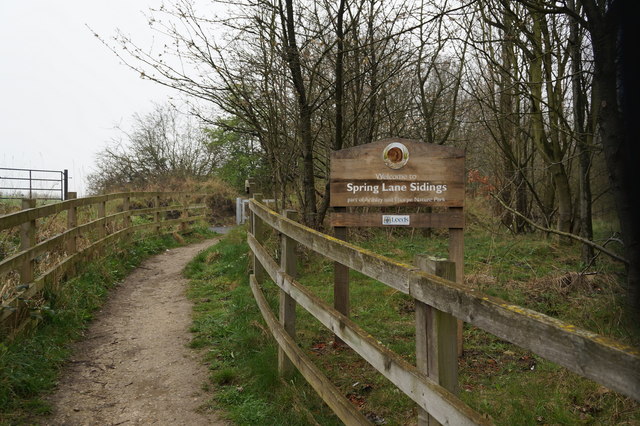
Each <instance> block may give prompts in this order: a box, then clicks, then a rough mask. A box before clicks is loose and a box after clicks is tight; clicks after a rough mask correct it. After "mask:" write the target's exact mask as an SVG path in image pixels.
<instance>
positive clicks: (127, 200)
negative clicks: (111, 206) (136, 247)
mask: <svg viewBox="0 0 640 426" xmlns="http://www.w3.org/2000/svg"><path fill="white" fill-rule="evenodd" d="M122 211H123V212H125V215H124V219H123V220H122V225H123V227H124V229H126V231H124V240H125V242H129V237H130V232H131V231H130V230H129V228H130V227H131V197H130V196H129V195H126V196H125V197H124V198H123V199H122Z"/></svg>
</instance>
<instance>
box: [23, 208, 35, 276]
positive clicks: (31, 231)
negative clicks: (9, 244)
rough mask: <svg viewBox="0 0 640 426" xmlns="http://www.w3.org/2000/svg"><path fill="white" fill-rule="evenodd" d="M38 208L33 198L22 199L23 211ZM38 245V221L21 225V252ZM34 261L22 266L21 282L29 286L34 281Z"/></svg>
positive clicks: (28, 260)
mask: <svg viewBox="0 0 640 426" xmlns="http://www.w3.org/2000/svg"><path fill="white" fill-rule="evenodd" d="M35 207H36V200H35V199H32V198H23V199H22V210H27V209H33V208H35ZM35 245H36V221H35V220H30V221H29V222H25V223H23V224H22V225H20V250H21V251H23V250H28V249H30V248H31V247H33V246H35ZM33 266H34V261H33V259H31V257H30V256H29V259H27V261H25V262H24V263H23V264H22V267H21V268H20V282H21V283H22V284H28V283H30V282H32V281H33Z"/></svg>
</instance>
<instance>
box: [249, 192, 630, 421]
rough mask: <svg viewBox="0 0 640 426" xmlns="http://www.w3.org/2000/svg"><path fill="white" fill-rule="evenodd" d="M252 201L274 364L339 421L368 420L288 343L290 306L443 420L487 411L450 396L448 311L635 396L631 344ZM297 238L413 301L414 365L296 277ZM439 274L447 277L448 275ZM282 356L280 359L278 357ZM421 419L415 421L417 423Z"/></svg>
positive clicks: (254, 278)
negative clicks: (274, 254) (269, 235)
mask: <svg viewBox="0 0 640 426" xmlns="http://www.w3.org/2000/svg"><path fill="white" fill-rule="evenodd" d="M249 207H250V210H251V212H252V225H251V232H250V233H249V234H248V237H247V238H248V243H249V246H250V248H251V251H252V256H253V258H254V266H253V274H252V275H251V277H250V278H251V280H250V281H251V288H252V291H253V293H254V296H255V298H256V300H257V302H258V306H259V307H260V310H261V312H262V314H263V316H264V318H265V319H266V322H267V324H268V326H269V328H270V330H271V332H272V333H273V335H274V337H275V339H276V341H277V342H278V344H279V346H280V351H281V353H280V354H279V355H280V356H279V367H280V369H281V371H283V372H284V371H287V370H288V369H290V365H289V363H292V364H293V365H295V366H296V367H297V368H298V370H299V371H300V372H301V373H302V375H303V376H304V377H305V378H306V379H307V380H308V381H309V383H310V384H311V385H312V386H313V387H314V389H316V391H317V392H318V394H319V395H320V396H321V397H322V398H323V399H324V400H325V402H326V403H327V404H328V405H329V406H330V407H331V408H332V409H333V410H334V412H335V413H336V414H337V415H338V417H339V418H340V419H341V420H342V421H343V422H344V423H346V424H365V423H368V421H367V419H366V418H364V417H363V416H362V414H360V413H359V412H358V410H357V409H356V408H355V407H354V406H353V405H351V404H350V403H349V402H348V401H347V400H346V399H345V397H344V396H342V395H341V394H340V392H339V391H338V390H337V389H336V387H335V386H333V385H332V384H331V383H330V382H329V381H328V379H326V378H325V377H324V376H322V374H320V373H319V371H318V370H317V369H316V368H315V367H314V366H313V364H312V363H311V361H309V360H308V359H307V358H306V356H305V355H304V353H303V351H301V350H300V349H299V348H298V346H297V344H296V343H295V306H296V303H297V304H299V305H300V306H302V307H303V308H304V309H306V310H307V311H308V312H310V313H311V314H312V315H313V316H314V317H315V318H316V319H317V320H318V321H320V322H321V323H322V324H323V325H324V326H325V327H327V328H328V329H330V330H331V331H332V332H333V333H335V335H336V336H337V337H338V338H340V339H341V340H342V341H343V342H345V343H346V344H348V345H349V346H350V347H351V348H352V349H353V350H354V351H355V352H357V353H358V354H359V355H360V356H361V357H362V358H363V359H365V360H366V361H368V362H369V363H370V364H371V365H372V366H373V367H374V368H376V369H377V370H378V371H379V372H380V373H381V374H383V375H384V376H385V377H387V378H388V379H389V380H390V381H391V382H392V383H394V384H395V385H396V386H397V387H398V388H399V389H400V390H402V391H403V392H404V393H405V394H406V395H408V396H409V397H410V398H411V399H412V400H413V401H415V402H416V403H417V404H418V406H419V408H420V409H421V410H424V412H426V413H428V415H429V416H430V418H432V419H435V420H436V421H438V422H440V423H442V424H455V425H462V424H486V423H489V421H488V420H487V418H486V417H485V416H483V415H481V414H479V413H477V412H475V411H473V410H472V409H471V408H470V407H468V406H467V405H465V404H464V403H463V402H462V401H460V399H458V398H457V396H456V384H455V383H452V380H454V381H455V380H457V377H456V371H455V368H456V367H455V366H456V350H455V340H456V338H455V334H456V327H455V321H451V320H449V319H448V317H455V318H458V319H461V320H463V321H464V322H467V323H469V324H472V325H475V326H476V327H479V328H481V329H483V330H485V331H488V332H489V333H492V334H493V335H495V336H497V337H499V338H501V339H503V340H506V341H509V342H511V343H514V344H516V345H518V346H520V347H522V348H525V349H528V350H531V351H532V352H534V353H536V354H538V355H540V356H541V357H543V358H546V359H547V360H550V361H552V362H555V363H557V364H559V365H562V366H564V367H566V368H567V369H569V370H571V371H573V372H575V373H577V374H579V375H581V376H583V377H586V378H588V379H591V380H594V381H596V382H598V383H600V384H602V385H604V386H606V387H607V388H610V389H612V390H615V391H617V392H620V393H622V394H624V395H626V396H629V397H631V398H634V399H636V400H640V353H639V352H638V351H637V350H636V349H634V348H631V347H628V346H625V345H622V344H620V343H618V342H615V341H613V340H611V339H608V338H606V337H603V336H600V335H598V334H595V333H592V332H589V331H586V330H581V329H579V328H577V327H575V326H573V325H570V324H567V323H565V322H562V321H560V320H557V319H554V318H551V317H549V316H546V315H544V314H541V313H538V312H535V311H532V310H529V309H526V308H522V307H519V306H516V305H513V304H510V303H508V302H505V301H503V300H500V299H498V298H495V297H492V296H488V295H485V294H483V293H481V292H479V291H478V290H475V289H472V288H469V287H466V286H464V285H461V284H457V283H456V282H455V281H452V280H450V279H446V278H442V277H439V276H436V275H433V274H430V273H427V272H424V271H423V270H421V268H418V267H416V266H412V265H408V264H403V263H399V262H396V261H394V260H392V259H389V258H386V257H384V256H381V255H378V254H375V253H373V252H370V251H368V250H364V249H362V248H359V247H357V246H354V245H352V244H349V243H347V242H344V241H341V240H339V239H336V238H333V237H331V236H328V235H325V234H322V233H320V232H317V231H314V230H313V229H310V228H307V227H305V226H303V225H301V224H299V223H297V222H295V221H294V220H292V219H290V218H288V217H285V216H283V215H280V214H278V213H276V212H275V211H273V210H270V209H269V208H267V207H266V206H265V205H263V204H261V203H260V202H258V201H256V200H255V199H254V200H251V202H250V203H249ZM267 226H268V227H271V228H273V229H274V230H275V231H276V232H278V233H279V234H280V235H281V239H282V242H281V250H280V251H281V253H280V257H281V265H278V264H277V263H276V262H275V260H273V259H272V258H271V256H270V255H269V253H268V251H267V250H266V249H265V248H264V247H263V244H262V243H263V240H264V233H265V232H264V231H265V228H266V227H267ZM297 243H300V244H303V245H305V246H306V247H308V248H310V249H311V250H313V251H315V252H316V253H319V254H321V255H323V256H325V257H327V258H329V259H331V260H333V261H335V262H339V263H341V264H343V265H345V266H347V267H349V268H351V269H353V270H355V271H358V272H361V273H363V274H365V275H367V276H369V277H371V278H373V279H375V280H378V281H380V282H381V283H383V284H385V285H387V286H390V287H392V288H394V289H396V290H398V291H400V292H403V293H405V294H408V295H410V296H411V297H413V298H414V299H415V301H416V307H417V309H416V346H417V349H416V350H417V356H416V359H417V364H418V365H417V366H413V365H410V364H409V363H408V362H407V361H405V360H404V359H403V358H402V357H400V356H399V355H397V354H395V353H393V352H391V351H390V350H389V349H387V348H386V347H384V346H383V345H381V344H380V343H378V342H377V340H376V339H375V338H374V337H372V336H371V335H369V333H367V332H365V331H364V330H362V329H361V328H360V327H359V326H358V325H357V324H355V323H354V322H353V321H351V320H350V319H349V318H347V317H346V316H344V315H342V314H341V313H339V312H338V311H337V310H336V309H334V308H332V307H330V306H328V305H327V304H326V303H325V302H324V301H322V300H320V299H319V298H318V297H316V296H315V295H313V294H312V293H311V292H310V291H309V290H307V289H306V288H305V287H304V286H302V285H301V284H300V283H298V282H297V281H296V279H295V267H294V265H295V257H294V256H295V255H294V253H295V252H294V250H293V248H292V247H293V246H294V245H295V244H297ZM423 269H424V267H423ZM445 269H446V268H445ZM448 269H449V270H450V271H451V270H452V269H453V270H455V268H448ZM265 274H268V275H269V277H271V279H272V280H273V281H274V282H275V283H276V284H277V286H278V287H279V289H280V307H279V320H278V319H276V317H275V315H274V314H273V313H272V312H271V310H270V309H269V306H268V305H267V304H266V302H265V301H264V297H263V296H262V291H261V289H260V284H261V282H262V281H263V280H264V278H265ZM443 275H449V276H448V278H451V275H450V274H446V273H445V274H443ZM425 321H426V327H425ZM425 328H426V330H425ZM285 355H286V358H287V359H284V356H285ZM427 421H429V420H428V419H426V418H422V419H420V423H426V422H427Z"/></svg>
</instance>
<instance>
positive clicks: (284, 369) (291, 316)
mask: <svg viewBox="0 0 640 426" xmlns="http://www.w3.org/2000/svg"><path fill="white" fill-rule="evenodd" d="M284 216H285V217H286V218H287V219H291V220H297V219H298V213H297V212H296V211H295V210H285V211H284ZM296 246H297V243H296V241H295V240H294V239H292V238H290V237H287V236H286V235H285V234H282V235H281V236H280V250H281V255H280V269H281V270H282V271H283V272H284V273H285V274H287V275H289V276H291V277H292V278H295V277H296V275H297V273H298V268H297V259H296ZM280 324H282V325H283V327H284V329H285V330H286V332H287V333H288V334H289V336H291V337H292V338H293V339H294V340H295V337H296V301H295V300H294V299H293V297H291V296H289V295H288V294H287V292H285V291H284V290H282V289H281V290H280ZM293 371H294V368H293V364H292V363H291V361H290V360H289V358H287V356H286V355H285V353H284V350H282V348H281V347H280V346H278V372H279V373H280V375H281V376H283V377H287V376H289V375H291V373H292V372H293Z"/></svg>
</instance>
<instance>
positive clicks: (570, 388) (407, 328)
mask: <svg viewBox="0 0 640 426" xmlns="http://www.w3.org/2000/svg"><path fill="white" fill-rule="evenodd" d="M483 226H484V227H480V226H477V225H475V224H474V223H471V224H470V226H469V228H468V230H467V234H466V265H465V273H466V284H467V285H469V286H472V287H475V288H479V289H481V290H482V291H484V292H486V293H489V294H492V295H495V296H498V297H502V298H504V299H506V300H509V301H511V302H514V303H517V304H520V305H523V306H526V307H528V308H531V309H535V310H538V311H540V312H543V313H545V314H548V315H551V316H553V317H556V318H560V319H563V320H565V321H568V322H570V323H573V324H575V325H577V326H579V327H582V328H585V329H588V330H593V331H595V332H598V333H600V334H603V335H606V336H609V337H612V338H615V339H617V340H620V341H622V342H625V343H627V344H630V345H633V346H636V347H637V346H638V344H639V342H640V339H638V333H637V329H636V328H634V327H633V325H632V324H629V323H628V322H627V321H626V320H625V319H624V315H623V306H624V303H623V302H622V300H623V299H624V296H625V291H624V273H623V271H622V269H621V268H620V266H619V265H616V264H615V263H613V262H610V261H608V260H606V259H602V258H601V259H600V260H599V261H598V262H597V264H596V265H591V266H590V267H589V268H585V265H582V264H581V263H580V247H579V246H578V245H562V244H559V243H557V242H555V241H554V240H553V239H545V238H540V235H537V234H536V235H510V234H506V233H504V232H500V231H498V230H497V228H495V227H487V226H486V224H483ZM352 241H354V242H355V243H356V244H359V245H362V246H364V247H366V248H369V249H371V250H373V251H375V252H378V253H380V254H383V255H386V256H389V257H392V258H394V259H397V260H402V261H405V262H411V260H412V258H413V256H414V255H415V254H417V253H423V252H426V253H429V254H432V255H436V256H440V257H445V256H446V253H447V239H446V235H444V234H443V235H440V233H437V232H436V233H435V235H434V237H432V238H429V239H425V238H423V237H422V236H421V235H420V234H419V233H418V232H409V231H397V232H395V231H394V232H387V231H381V230H379V231H366V232H365V233H364V234H361V235H358V234H354V235H352ZM266 246H267V248H268V250H269V251H270V252H272V253H277V247H276V246H277V244H276V243H275V242H274V241H273V240H272V241H270V242H267V244H266ZM247 250H248V249H247V246H246V244H245V235H244V233H243V232H242V231H241V230H237V231H236V232H234V233H233V234H232V235H230V236H229V237H228V238H227V239H225V240H224V241H223V242H222V243H221V244H219V245H218V246H216V247H214V248H212V249H211V250H210V251H208V252H206V253H203V254H201V255H200V256H199V257H198V258H197V259H195V260H194V262H193V263H192V264H191V265H190V266H189V267H188V273H189V276H190V278H191V279H192V284H191V285H192V287H191V290H190V293H191V297H192V298H193V300H194V302H195V303H196V308H195V309H196V312H195V318H194V326H193V332H194V333H195V335H194V339H193V342H192V346H193V347H194V348H201V349H202V350H203V351H205V357H206V360H207V362H208V364H209V367H210V371H211V377H210V379H211V380H210V383H211V385H210V387H211V389H213V390H214V391H215V392H214V395H215V396H213V397H212V400H211V405H212V408H222V409H224V410H226V411H227V412H228V413H229V419H230V420H232V421H234V422H236V423H238V424H283V425H284V424H314V423H318V424H335V423H336V422H338V420H337V419H336V418H335V417H334V416H332V415H331V414H328V413H327V411H328V409H327V408H326V407H324V405H323V404H322V403H321V402H319V400H318V397H317V396H316V395H315V392H314V391H313V390H311V389H310V388H309V386H308V385H306V384H305V383H304V380H303V379H301V378H300V377H299V376H294V377H293V378H291V379H289V380H286V381H283V380H281V379H279V378H278V376H277V372H276V348H275V344H274V343H273V339H272V338H271V337H270V336H269V332H268V331H267V330H266V328H265V326H264V325H263V324H264V323H263V321H262V319H261V316H260V313H259V311H258V309H257V307H256V304H255V301H254V300H253V297H252V295H251V291H250V289H249V286H248V282H247V275H248V271H247V264H248V258H247ZM332 270H333V263H332V262H330V261H328V260H326V259H322V258H320V257H319V256H316V255H315V254H313V253H312V252H310V251H308V250H306V249H303V248H301V249H300V250H299V271H300V274H299V281H301V282H302V283H303V284H304V285H305V286H307V287H308V288H309V289H310V290H311V291H313V292H314V293H315V294H317V295H318V296H320V297H321V298H323V299H324V300H326V301H328V302H330V301H331V298H332ZM264 287H265V288H264V291H265V293H266V296H267V298H268V299H269V300H270V302H271V305H272V309H273V310H274V312H277V309H276V306H277V303H276V295H277V292H276V288H275V286H274V285H273V283H269V282H267V283H265V286H264ZM350 293H351V317H352V318H353V320H354V321H355V322H356V323H358V324H359V325H361V326H362V327H363V328H364V329H365V330H367V331H369V332H370V333H371V334H372V335H373V336H374V337H375V338H376V339H378V340H379V341H380V342H382V343H383V344H385V345H386V346H388V347H389V348H390V349H392V350H393V351H395V352H396V353H398V354H400V355H401V356H403V357H404V358H405V359H407V361H409V362H411V363H413V362H415V355H414V354H415V348H414V345H415V341H414V306H413V302H412V300H411V299H410V298H409V297H408V296H406V295H403V294H400V293H399V292H397V291H395V290H393V289H391V288H388V287H386V286H384V285H382V284H380V283H378V282H376V281H374V280H371V279H369V278H367V277H365V276H363V275H362V274H359V273H355V272H353V271H352V272H351V286H350ZM297 312H298V313H297V341H298V343H299V345H300V347H301V348H303V350H305V351H306V352H307V353H308V354H309V356H310V357H311V358H312V359H313V360H314V362H315V363H316V365H317V366H318V367H319V368H320V369H321V370H323V371H324V372H325V374H326V375H327V376H328V377H329V378H330V379H331V381H332V382H333V383H334V384H336V385H337V386H338V387H339V388H340V389H341V390H342V392H343V394H344V395H346V396H347V398H348V399H349V400H350V401H351V402H352V403H353V404H355V405H357V406H358V407H359V409H360V410H361V411H362V412H363V413H364V414H365V415H366V416H367V417H368V418H369V419H371V420H372V421H373V422H374V423H379V424H390V425H392V424H397V425H405V424H413V423H414V422H415V418H416V409H415V404H413V403H412V402H411V401H410V400H409V399H408V398H407V397H405V396H404V395H403V394H402V393H401V392H399V391H398V390H397V389H396V388H395V387H394V386H393V385H391V384H390V383H389V382H388V381H387V380H386V379H384V378H383V377H382V376H381V375H380V374H378V373H377V372H375V371H374V370H373V369H372V368H371V367H370V366H369V365H368V364H367V363H366V362H364V361H362V360H361V359H360V358H359V357H358V356H357V355H356V354H354V353H353V351H351V350H350V349H349V348H344V347H334V345H333V336H332V334H331V333H330V332H329V331H327V330H326V329H324V328H323V327H322V326H321V325H319V323H318V322H317V321H316V320H315V319H314V318H312V317H311V316H310V315H309V314H307V313H306V312H304V311H303V310H301V309H300V308H298V310H297ZM464 341H465V352H464V355H463V357H462V358H460V359H459V387H460V398H461V399H462V400H463V401H464V402H466V403H467V404H469V405H470V406H471V407H473V408H474V409H476V410H478V411H479V412H481V413H485V414H487V415H489V416H491V418H492V419H493V421H494V422H495V423H496V424H501V425H530V424H629V425H640V404H638V402H636V401H634V400H632V399H630V398H626V397H624V396H622V395H620V394H617V393H615V392H613V391H611V390H609V389H606V388H604V387H603V386H600V385H598V384H597V383H594V382H592V381H590V380H587V379H583V378H581V377H579V376H577V375H575V374H573V373H571V372H569V371H567V370H566V369H564V368H562V367H559V366H558V365H556V364H553V363H551V362H548V361H546V360H544V359H542V358H540V357H538V356H537V355H535V354H533V353H531V352H529V351H526V350H524V349H521V348H519V347H517V346H514V345H511V344H509V343H507V342H504V341H502V340H500V339H498V338H496V337H494V336H492V335H490V334H488V333H486V332H484V331H482V330H480V329H478V328H476V327H473V326H469V325H466V326H465V330H464ZM285 385H286V386H285ZM296 395H304V396H303V397H299V396H298V397H296ZM300 402H302V404H299V403H300Z"/></svg>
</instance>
